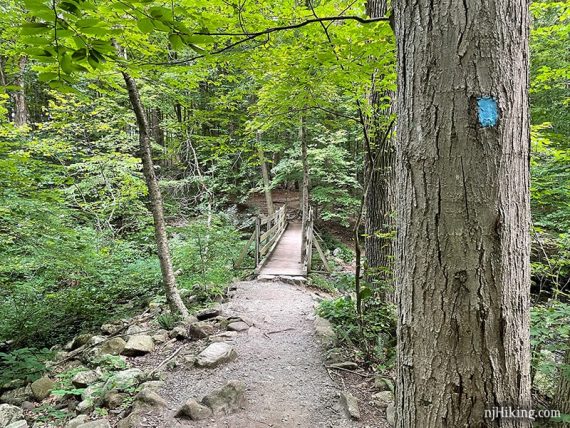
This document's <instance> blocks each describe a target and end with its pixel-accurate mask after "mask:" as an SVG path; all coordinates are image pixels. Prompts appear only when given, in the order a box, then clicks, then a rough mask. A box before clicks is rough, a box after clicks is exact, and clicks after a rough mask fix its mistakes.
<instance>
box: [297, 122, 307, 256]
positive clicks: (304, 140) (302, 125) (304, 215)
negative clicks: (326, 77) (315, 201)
mask: <svg viewBox="0 0 570 428" xmlns="http://www.w3.org/2000/svg"><path fill="white" fill-rule="evenodd" d="M299 140H300V141H301V162H302V164H303V184H302V186H301V225H302V231H303V242H302V244H301V254H302V257H303V258H304V257H305V252H306V248H305V236H306V235H307V222H308V218H309V186H310V179H309V160H308V155H307V129H306V127H305V117H303V116H301V123H300V125H299Z"/></svg>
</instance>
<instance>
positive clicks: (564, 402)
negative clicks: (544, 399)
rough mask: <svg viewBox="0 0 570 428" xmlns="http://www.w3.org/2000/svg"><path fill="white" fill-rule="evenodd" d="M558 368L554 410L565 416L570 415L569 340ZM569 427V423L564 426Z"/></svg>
mask: <svg viewBox="0 0 570 428" xmlns="http://www.w3.org/2000/svg"><path fill="white" fill-rule="evenodd" d="M567 346H568V348H567V349H566V354H565V356H564V361H563V362H562V367H561V368H560V379H559V381H558V389H557V390H556V400H555V402H556V404H555V406H554V407H555V408H556V409H557V410H560V412H562V413H563V414H565V415H570V340H569V341H568V344H567ZM565 426H569V427H570V423H569V424H567V425H565Z"/></svg>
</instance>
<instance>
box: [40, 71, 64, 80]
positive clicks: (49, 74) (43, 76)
mask: <svg viewBox="0 0 570 428" xmlns="http://www.w3.org/2000/svg"><path fill="white" fill-rule="evenodd" d="M58 78H59V75H58V74H57V73H55V72H53V71H46V72H43V73H40V74H39V75H38V79H39V81H40V82H51V81H52V80H56V79H58Z"/></svg>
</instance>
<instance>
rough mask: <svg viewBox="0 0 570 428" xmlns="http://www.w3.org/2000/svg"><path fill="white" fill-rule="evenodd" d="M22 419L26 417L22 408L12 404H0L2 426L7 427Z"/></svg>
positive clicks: (0, 425) (0, 424) (0, 426)
mask: <svg viewBox="0 0 570 428" xmlns="http://www.w3.org/2000/svg"><path fill="white" fill-rule="evenodd" d="M20 419H24V412H22V409H20V408H19V407H16V406H12V405H11V404H0V428H5V427H7V426H8V425H10V424H11V423H13V422H16V421H19V420H20Z"/></svg>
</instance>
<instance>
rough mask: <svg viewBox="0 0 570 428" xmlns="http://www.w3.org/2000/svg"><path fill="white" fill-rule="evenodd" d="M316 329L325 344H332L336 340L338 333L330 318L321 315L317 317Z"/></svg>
mask: <svg viewBox="0 0 570 428" xmlns="http://www.w3.org/2000/svg"><path fill="white" fill-rule="evenodd" d="M315 331H316V333H317V336H318V337H319V339H320V340H321V342H322V343H323V344H324V345H326V346H331V345H333V344H334V343H335V342H336V334H335V332H334V330H333V327H332V324H331V323H330V322H329V320H326V319H324V318H321V317H316V318H315Z"/></svg>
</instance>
